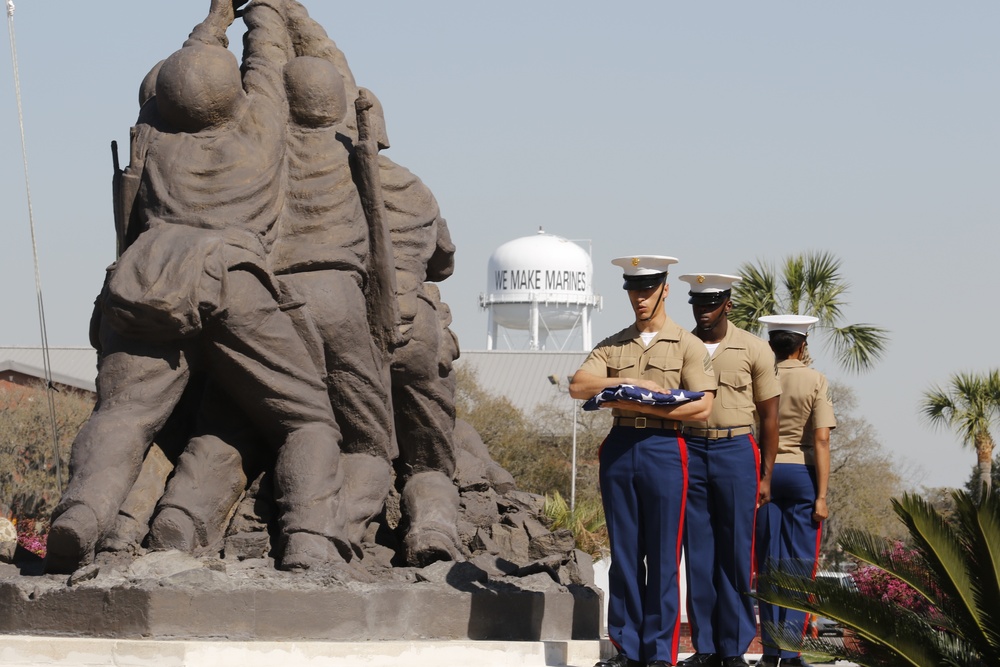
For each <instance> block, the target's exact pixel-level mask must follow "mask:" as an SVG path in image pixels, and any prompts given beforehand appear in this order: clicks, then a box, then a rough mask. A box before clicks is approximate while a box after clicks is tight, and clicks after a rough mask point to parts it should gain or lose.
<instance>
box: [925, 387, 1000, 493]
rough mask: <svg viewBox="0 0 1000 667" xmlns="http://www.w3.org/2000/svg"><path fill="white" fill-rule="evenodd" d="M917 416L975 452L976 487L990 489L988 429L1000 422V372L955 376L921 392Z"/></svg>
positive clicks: (990, 440) (991, 447)
mask: <svg viewBox="0 0 1000 667" xmlns="http://www.w3.org/2000/svg"><path fill="white" fill-rule="evenodd" d="M920 414H921V416H922V417H923V418H924V420H925V421H926V422H927V423H928V424H929V425H930V426H931V427H947V428H950V429H951V430H953V431H954V432H955V433H957V434H958V436H959V438H960V439H961V443H962V445H963V446H966V447H971V448H972V449H973V450H975V452H976V461H977V465H978V468H979V485H985V486H987V487H988V486H990V484H991V480H992V475H991V469H992V467H993V466H992V463H993V450H994V447H995V440H994V439H993V434H992V432H991V427H992V426H994V425H996V424H997V422H998V421H1000V371H997V370H992V371H989V372H986V373H955V374H954V375H952V376H951V379H950V380H949V381H948V384H947V385H945V386H941V385H935V386H932V387H931V388H930V389H928V390H927V391H925V392H924V395H923V398H922V399H921V401H920ZM978 493H979V491H978V489H976V491H975V495H978Z"/></svg>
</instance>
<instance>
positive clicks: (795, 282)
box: [729, 252, 889, 372]
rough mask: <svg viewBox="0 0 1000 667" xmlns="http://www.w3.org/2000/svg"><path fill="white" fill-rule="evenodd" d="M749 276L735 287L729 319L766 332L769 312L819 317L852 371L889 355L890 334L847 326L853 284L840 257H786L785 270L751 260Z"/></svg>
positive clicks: (820, 327)
mask: <svg viewBox="0 0 1000 667" xmlns="http://www.w3.org/2000/svg"><path fill="white" fill-rule="evenodd" d="M739 275H740V277H741V278H742V279H743V280H742V281H741V282H740V283H738V284H737V285H735V286H734V287H733V297H732V298H733V309H732V312H730V314H729V319H730V320H731V321H732V322H733V323H734V324H736V326H738V327H740V328H742V329H746V330H747V331H752V332H754V333H760V331H761V324H760V318H761V317H763V316H765V315H778V314H795V315H812V316H813V317H817V318H819V322H817V323H816V326H815V330H816V332H817V333H818V335H819V336H820V337H821V338H822V340H823V341H824V344H825V345H828V346H830V347H832V348H833V351H834V355H835V357H836V359H837V361H838V363H839V364H840V365H841V366H842V367H843V368H845V369H847V370H849V371H852V372H863V371H867V370H870V369H871V368H872V367H873V366H874V365H875V364H876V363H877V362H878V361H879V359H881V358H882V356H883V355H884V354H885V351H886V349H887V347H888V343H889V332H888V331H887V330H886V329H883V328H882V327H878V326H875V325H873V324H845V323H844V319H845V316H844V309H845V307H846V306H847V301H846V299H845V295H846V294H847V291H848V288H849V284H848V282H847V281H846V280H845V279H844V277H843V275H842V274H841V271H840V260H839V259H837V258H836V257H835V256H834V255H832V254H830V253H827V252H806V253H800V254H798V255H791V256H789V257H786V258H785V260H784V262H783V264H782V265H781V268H780V271H778V270H776V269H775V267H774V266H773V265H772V264H770V263H767V262H758V263H756V264H754V263H751V262H747V263H745V264H743V265H742V266H741V267H740V268H739Z"/></svg>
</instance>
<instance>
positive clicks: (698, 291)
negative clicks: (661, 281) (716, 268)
mask: <svg viewBox="0 0 1000 667" xmlns="http://www.w3.org/2000/svg"><path fill="white" fill-rule="evenodd" d="M681 280H683V281H684V282H686V283H689V284H690V285H691V291H689V292H688V296H690V297H691V298H690V299H688V303H699V304H712V303H722V302H723V301H725V300H726V299H728V298H729V292H730V290H732V289H733V285H735V284H736V283H738V282H740V281H742V280H743V279H742V278H740V277H739V276H729V275H726V274H725V273H686V274H684V275H683V276H681Z"/></svg>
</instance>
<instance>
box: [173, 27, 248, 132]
mask: <svg viewBox="0 0 1000 667" xmlns="http://www.w3.org/2000/svg"><path fill="white" fill-rule="evenodd" d="M245 99H246V93H245V92H244V91H243V79H242V77H241V76H240V67H239V64H238V63H237V61H236V56H234V55H233V54H232V52H230V51H229V49H225V48H223V47H221V46H214V45H208V44H196V45H192V46H185V47H184V48H183V49H180V50H179V51H175V52H174V53H173V54H172V55H171V56H170V57H169V58H167V59H166V60H165V61H163V64H162V65H161V66H160V71H159V73H158V74H157V75H156V104H157V107H158V108H159V111H160V115H161V116H162V117H163V119H164V120H166V121H167V122H168V123H169V124H170V125H172V126H173V127H175V128H176V129H178V130H182V131H185V132H198V131H200V130H203V129H205V128H208V127H212V126H215V125H220V124H222V123H224V122H226V121H227V120H229V119H231V118H233V117H234V116H235V114H236V112H237V110H238V109H239V106H240V104H241V103H242V102H243V101H244V100H245Z"/></svg>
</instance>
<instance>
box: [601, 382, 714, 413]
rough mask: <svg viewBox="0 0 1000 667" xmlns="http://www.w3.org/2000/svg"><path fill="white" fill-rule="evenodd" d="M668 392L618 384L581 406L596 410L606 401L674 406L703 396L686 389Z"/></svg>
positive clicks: (700, 393) (701, 393) (698, 392)
mask: <svg viewBox="0 0 1000 667" xmlns="http://www.w3.org/2000/svg"><path fill="white" fill-rule="evenodd" d="M669 392H670V393H668V394H661V393H660V392H658V391H649V390H648V389H640V388H639V387H636V386H635V385H634V384H620V385H618V386H617V387H608V388H607V389H604V390H603V391H601V393H599V394H598V395H597V396H594V397H593V398H591V399H589V400H588V401H587V402H586V403H584V404H583V409H584V410H598V409H600V407H601V404H602V403H607V402H608V401H634V402H636V403H645V404H646V405H675V404H677V403H685V402H687V401H697V400H698V399H699V398H701V397H702V396H704V395H705V394H704V393H703V392H700V391H687V390H686V389H670V390H669Z"/></svg>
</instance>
